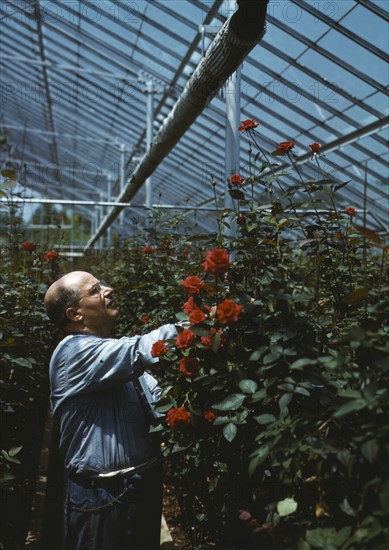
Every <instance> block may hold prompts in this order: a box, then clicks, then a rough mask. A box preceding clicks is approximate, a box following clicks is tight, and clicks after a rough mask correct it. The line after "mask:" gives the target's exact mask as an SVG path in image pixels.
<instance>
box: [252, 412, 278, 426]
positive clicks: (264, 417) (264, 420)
mask: <svg viewBox="0 0 389 550" xmlns="http://www.w3.org/2000/svg"><path fill="white" fill-rule="evenodd" d="M254 419H255V420H256V421H257V422H258V424H270V422H276V421H277V418H276V417H275V416H274V414H260V415H259V416H255V417H254Z"/></svg>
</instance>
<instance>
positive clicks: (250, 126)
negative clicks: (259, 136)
mask: <svg viewBox="0 0 389 550" xmlns="http://www.w3.org/2000/svg"><path fill="white" fill-rule="evenodd" d="M258 126H259V123H258V122H255V120H253V119H251V118H249V119H248V120H243V121H242V124H241V126H239V132H248V131H249V130H254V129H255V128H258Z"/></svg>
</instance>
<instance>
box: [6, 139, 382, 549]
mask: <svg viewBox="0 0 389 550" xmlns="http://www.w3.org/2000/svg"><path fill="white" fill-rule="evenodd" d="M250 137H251V138H252V141H253V143H252V145H251V146H253V147H254V146H255V139H256V138H255V134H254V133H253V132H252V133H251V134H250ZM287 158H288V159H289V160H290V162H291V163H292V164H293V157H292V155H291V154H290V153H287ZM315 158H316V157H315ZM317 162H318V167H319V169H320V164H319V159H317ZM276 166H277V164H276V162H275V161H273V160H271V161H270V160H269V158H268V157H266V156H265V155H263V153H262V152H261V151H259V153H258V154H257V155H256V156H255V157H254V159H253V162H252V166H250V167H249V169H248V174H247V175H246V177H245V178H243V177H242V178H241V180H243V181H240V180H239V185H235V184H234V185H233V184H231V185H230V193H231V196H232V198H233V200H234V201H233V208H232V209H228V210H222V211H220V210H219V211H218V212H217V216H218V223H219V228H220V231H219V233H218V234H214V235H196V236H193V235H192V236H189V235H185V234H182V233H183V229H182V228H183V227H184V225H185V220H184V219H179V218H174V219H173V220H172V219H171V218H170V219H167V220H165V218H164V217H163V216H161V215H160V214H159V213H158V212H153V213H152V214H151V217H150V223H149V226H148V228H147V229H143V230H142V231H141V230H140V229H139V232H138V233H137V234H136V235H135V237H134V238H131V239H129V240H128V242H127V243H126V246H125V247H124V248H123V246H119V245H117V246H115V247H114V249H113V250H112V251H110V253H107V254H106V256H104V258H102V257H101V256H100V257H99V258H98V261H96V259H95V258H93V257H91V258H89V259H85V262H84V264H83V266H82V268H83V269H87V270H90V271H93V273H95V274H96V276H100V277H101V278H104V279H105V280H108V281H109V283H110V284H111V285H112V286H113V287H114V288H115V300H116V302H117V304H118V305H119V307H120V310H121V316H120V321H119V324H118V326H117V335H122V334H126V333H127V334H128V333H142V332H146V331H149V330H151V329H152V328H154V327H156V326H158V325H160V324H162V323H165V322H172V321H173V322H175V321H187V322H189V323H190V326H189V330H190V331H191V333H193V334H194V336H192V335H191V336H190V338H189V339H188V340H187V341H186V344H187V345H183V346H182V347H179V346H178V345H177V342H176V341H175V340H173V341H170V342H168V343H167V344H168V347H167V349H164V348H163V351H162V361H161V363H160V364H159V365H158V366H157V367H155V370H154V374H155V375H156V376H157V377H158V379H159V380H160V382H161V385H162V386H163V388H164V393H163V397H162V400H161V402H160V407H159V409H160V411H162V412H164V413H168V415H169V414H171V413H172V411H173V412H174V411H176V410H177V409H178V410H179V411H180V414H181V416H180V418H178V420H177V421H176V422H175V421H174V419H173V420H172V418H173V417H172V416H170V417H169V416H168V422H165V421H163V422H162V423H161V424H160V425H158V426H155V427H154V428H153V430H155V431H160V432H161V434H162V437H163V452H164V455H165V457H166V458H167V460H168V462H169V465H170V468H169V471H170V472H171V475H172V476H173V478H174V482H175V483H176V485H177V487H178V491H177V494H178V496H179V500H180V504H181V507H182V510H183V512H184V515H185V518H186V521H187V525H188V527H189V528H190V529H189V532H190V533H191V536H192V540H193V548H194V549H198V550H200V549H204V548H208V547H213V546H215V545H221V546H222V547H223V548H236V549H238V548H239V549H241V548H245V549H246V548H250V549H251V548H269V549H271V548H273V549H277V550H280V549H285V550H287V549H297V550H309V549H310V548H313V549H314V548H325V549H327V550H331V549H334V548H336V549H338V548H339V549H341V550H346V549H354V550H356V549H361V550H366V549H369V548H372V549H374V550H381V549H382V550H384V549H385V548H387V544H388V542H389V533H388V527H387V525H388V523H387V519H388V493H389V481H388V463H389V460H388V458H389V457H388V454H389V453H388V451H389V446H388V440H387V429H388V422H387V414H388V397H389V391H388V384H387V380H388V370H389V361H388V359H389V353H388V351H389V343H388V342H389V341H388V323H387V311H388V300H387V295H388V280H387V250H388V249H387V247H386V246H385V245H384V244H383V243H382V236H380V235H379V234H378V233H377V232H375V231H372V230H369V229H368V228H366V227H362V226H361V224H359V223H358V221H357V220H358V216H360V213H357V212H356V211H355V210H354V208H353V207H352V206H354V205H352V206H350V207H349V208H348V209H346V210H341V209H339V208H337V207H336V206H335V199H336V185H335V183H334V182H332V181H331V180H330V179H328V178H327V179H325V178H324V177H323V178H322V179H321V180H319V181H314V182H313V181H311V182H304V181H303V179H302V178H301V177H300V175H299V174H297V176H298V177H297V180H296V179H294V180H293V181H292V182H287V177H288V176H287V175H285V174H280V175H276V174H275V173H274V168H275V167H276ZM294 168H295V169H296V170H297V167H294ZM296 181H297V183H296ZM287 183H288V184H287ZM210 185H212V182H210ZM338 187H339V184H338ZM257 189H261V190H264V194H263V196H264V197H265V199H264V200H263V201H261V204H259V203H258V202H257V201H256V200H254V196H256V194H257V193H256V191H257ZM286 189H287V191H286ZM276 190H278V191H281V193H278V195H277V193H276V192H275V191H276ZM214 250H219V251H220V250H221V251H224V252H223V254H228V257H229V261H230V262H231V264H230V265H229V266H224V267H223V268H222V269H220V270H219V271H217V270H216V272H215V271H213V270H212V268H209V265H208V266H207V260H206V257H207V253H209V252H211V253H212V251H214ZM8 252H9V254H8V256H7V257H9V258H13V260H12V261H11V260H9V261H8V263H7V264H6V269H5V270H4V272H3V276H2V280H1V292H2V330H3V334H2V347H3V350H4V352H5V353H4V355H3V358H2V359H1V366H2V384H3V386H4V387H5V389H6V392H7V393H6V394H5V400H4V404H3V407H4V408H5V412H6V414H7V415H12V414H14V411H15V408H18V407H21V408H23V407H25V406H26V403H27V402H28V401H29V400H31V399H33V398H34V394H35V392H36V391H37V390H38V386H39V385H41V379H43V378H45V376H46V375H45V374H44V373H45V370H44V369H46V368H47V363H48V361H47V357H48V355H47V353H48V352H49V351H51V344H50V339H52V334H50V333H49V331H48V329H47V327H46V321H45V320H44V315H43V312H42V307H41V302H42V297H43V292H44V290H45V288H46V287H47V284H48V283H49V282H50V280H52V279H53V278H55V276H56V275H57V274H58V273H59V270H61V271H69V270H70V269H73V268H74V266H69V265H66V264H65V263H64V261H63V259H62V260H61V258H60V257H59V258H56V259H55V260H54V261H46V263H45V260H44V259H43V258H42V255H40V254H39V253H38V252H37V251H33V252H27V251H25V250H22V251H20V250H19V251H17V252H16V251H15V250H13V251H8ZM21 255H22V257H21ZM15 258H17V261H15ZM187 277H198V280H199V281H200V283H201V284H199V287H198V293H197V292H196V293H195V294H193V295H192V298H191V297H190V296H189V295H188V293H187V291H186V290H185V288H184V287H183V286H182V284H181V283H182V281H184V280H185V279H186V278H187ZM202 283H204V284H202ZM226 299H227V300H228V302H225V300H226ZM191 300H192V301H191ZM184 304H186V305H185V306H184ZM213 306H216V315H215V316H214V315H213V314H212V312H211V315H209V309H208V308H212V307H213ZM183 307H185V310H186V311H183ZM196 308H197V309H198V310H199V311H200V312H203V313H202V314H201V315H200V314H199V315H200V316H198V317H197V319H196V322H194V319H193V318H190V311H191V309H192V310H193V309H196ZM223 312H224V314H221V313H223ZM186 330H188V328H187V329H186ZM180 331H183V327H182V328H181V329H180ZM181 333H182V332H181ZM186 334H187V333H186ZM188 357H190V358H192V359H190V360H189V362H188ZM190 361H192V363H190ZM177 414H178V413H177ZM169 418H170V420H169ZM11 423H12V421H11ZM4 445H5V446H4ZM20 445H22V442H21V441H17V438H13V439H12V441H11V440H10V441H7V442H6V443H3V448H5V449H7V452H6V453H5V454H4V452H3V463H4V464H6V463H7V461H9V460H10V459H11V461H12V458H14V457H15V455H17V449H16V450H15V447H17V446H20ZM11 446H13V447H14V449H13V450H12V449H11V450H10V448H11ZM6 470H8V468H6Z"/></svg>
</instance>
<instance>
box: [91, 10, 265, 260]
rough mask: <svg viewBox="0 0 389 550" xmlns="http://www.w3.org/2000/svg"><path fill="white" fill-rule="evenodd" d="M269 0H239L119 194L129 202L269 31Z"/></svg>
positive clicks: (106, 223)
mask: <svg viewBox="0 0 389 550" xmlns="http://www.w3.org/2000/svg"><path fill="white" fill-rule="evenodd" d="M268 1H269V0H256V1H253V0H238V2H237V3H238V10H237V11H236V12H235V13H234V14H233V15H232V17H230V18H229V19H228V20H227V21H226V22H225V23H224V25H223V27H222V28H221V30H220V31H219V33H218V34H217V35H216V37H215V39H214V41H213V42H212V44H211V45H210V47H209V48H208V51H207V52H206V54H205V56H204V57H203V59H202V60H201V62H200V64H199V65H198V66H197V68H196V70H195V71H194V73H193V75H192V76H191V78H190V80H189V82H188V84H187V85H186V87H185V89H184V90H183V92H182V94H181V96H180V97H179V98H178V100H177V102H176V104H175V106H174V107H173V109H172V111H171V113H170V114H169V116H168V117H167V118H166V119H165V120H164V122H163V124H162V126H161V128H160V130H159V132H158V134H157V135H156V136H155V138H154V140H153V141H152V143H151V146H150V149H149V150H148V151H147V152H146V154H145V155H144V157H143V158H142V159H141V160H140V162H139V164H138V165H137V167H136V168H135V170H134V172H133V174H132V175H131V177H130V179H129V180H128V181H127V184H126V186H125V188H124V190H123V191H122V193H121V194H120V196H119V197H118V199H117V201H118V202H128V201H130V200H131V199H132V197H133V196H134V195H135V194H136V193H137V191H138V190H139V188H140V187H141V186H142V185H143V184H144V182H145V181H146V179H147V178H148V177H149V176H150V175H151V174H152V173H153V172H154V170H155V169H156V168H157V166H158V165H159V164H160V163H161V162H162V160H163V159H164V158H165V157H166V156H167V155H168V154H169V153H170V151H171V150H172V149H173V147H174V146H175V145H176V143H177V142H178V141H179V140H180V138H181V137H182V136H183V135H184V133H185V132H186V130H188V128H189V127H190V126H191V125H192V124H193V122H194V121H195V120H196V118H197V117H198V116H199V115H200V114H201V113H202V111H203V110H204V109H205V107H206V106H207V105H208V103H209V102H210V100H211V99H212V98H213V97H214V96H215V95H216V94H217V92H218V90H219V88H220V87H221V86H222V85H223V84H224V82H226V80H227V78H228V77H229V76H230V75H231V74H232V73H234V72H235V71H236V70H237V68H238V67H239V66H240V65H241V64H242V62H243V60H244V59H245V58H246V57H247V55H248V54H249V53H250V52H251V50H252V49H253V48H254V47H255V46H256V45H257V44H258V42H259V41H260V40H261V38H262V37H263V35H264V33H265V28H266V26H265V19H266V8H267V4H268ZM121 209H122V207H120V206H115V207H113V208H112V209H111V210H110V211H109V212H108V214H107V215H106V217H105V218H104V220H102V222H101V223H100V226H99V227H98V229H97V231H96V233H95V234H94V235H93V236H92V237H91V239H90V240H89V242H88V243H87V244H86V247H85V248H86V249H88V248H90V247H91V246H92V245H93V244H94V243H95V242H96V241H97V239H98V238H99V237H100V236H101V235H103V234H104V233H105V231H106V230H107V228H108V227H109V226H110V225H111V224H112V222H113V221H114V220H115V218H116V217H117V216H118V214H119V212H120V211H121Z"/></svg>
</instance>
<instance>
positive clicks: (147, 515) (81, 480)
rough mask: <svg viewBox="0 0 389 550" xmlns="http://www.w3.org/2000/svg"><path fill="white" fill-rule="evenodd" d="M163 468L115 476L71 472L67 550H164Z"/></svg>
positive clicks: (66, 512) (64, 542)
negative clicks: (95, 475)
mask: <svg viewBox="0 0 389 550" xmlns="http://www.w3.org/2000/svg"><path fill="white" fill-rule="evenodd" d="M161 516H162V467H161V466H160V465H158V466H157V467H154V468H152V469H150V470H146V471H143V472H141V473H139V474H136V475H133V476H132V477H129V478H116V479H115V478H113V479H110V480H108V479H107V480H100V479H92V478H88V477H86V476H77V475H76V476H67V479H66V482H65V501H64V524H63V533H62V545H61V549H62V550H159V548H160V533H161Z"/></svg>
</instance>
